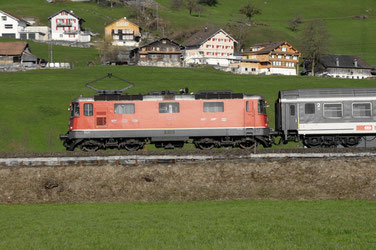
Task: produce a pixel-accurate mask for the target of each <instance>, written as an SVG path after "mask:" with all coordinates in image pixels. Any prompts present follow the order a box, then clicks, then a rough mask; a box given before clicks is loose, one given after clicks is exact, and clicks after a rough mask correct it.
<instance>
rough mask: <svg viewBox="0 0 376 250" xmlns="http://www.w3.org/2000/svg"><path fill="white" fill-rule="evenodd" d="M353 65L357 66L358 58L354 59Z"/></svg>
mask: <svg viewBox="0 0 376 250" xmlns="http://www.w3.org/2000/svg"><path fill="white" fill-rule="evenodd" d="M354 66H355V68H357V67H358V60H357V59H354Z"/></svg>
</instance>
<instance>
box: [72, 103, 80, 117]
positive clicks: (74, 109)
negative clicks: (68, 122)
mask: <svg viewBox="0 0 376 250" xmlns="http://www.w3.org/2000/svg"><path fill="white" fill-rule="evenodd" d="M74 116H80V104H79V103H77V102H74V103H72V106H71V117H74Z"/></svg>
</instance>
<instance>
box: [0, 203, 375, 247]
mask: <svg viewBox="0 0 376 250" xmlns="http://www.w3.org/2000/svg"><path fill="white" fill-rule="evenodd" d="M375 212H376V203H375V202H366V201H314V202H303V201H232V202H179V203H166V202H162V203H128V204H124V203H123V204H121V203H102V204H69V205H68V204H66V205H16V206H0V225H1V227H0V249H36V248H38V249H93V248H95V249H130V248H131V249H374V248H375V247H376V219H375V216H374V214H375Z"/></svg>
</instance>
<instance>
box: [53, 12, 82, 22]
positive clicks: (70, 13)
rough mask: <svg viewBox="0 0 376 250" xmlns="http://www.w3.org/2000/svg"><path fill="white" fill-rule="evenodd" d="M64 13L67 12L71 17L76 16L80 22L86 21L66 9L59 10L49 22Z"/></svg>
mask: <svg viewBox="0 0 376 250" xmlns="http://www.w3.org/2000/svg"><path fill="white" fill-rule="evenodd" d="M63 11H64V12H67V13H68V14H69V15H72V16H74V17H75V18H77V19H78V20H82V21H83V22H85V20H84V19H83V18H81V17H79V16H77V15H76V14H74V13H73V11H68V10H66V9H62V10H59V11H58V12H56V13H55V14H53V15H52V16H50V17H49V18H48V20H50V19H52V18H53V17H55V16H57V15H59V14H60V13H61V12H63Z"/></svg>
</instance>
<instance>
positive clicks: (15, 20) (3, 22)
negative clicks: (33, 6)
mask: <svg viewBox="0 0 376 250" xmlns="http://www.w3.org/2000/svg"><path fill="white" fill-rule="evenodd" d="M27 25H28V23H27V22H26V21H25V20H23V19H21V18H19V17H16V16H14V15H12V14H10V13H7V12H5V11H3V10H0V36H1V37H10V38H16V39H19V38H20V32H22V31H24V30H25V28H26V26H27Z"/></svg>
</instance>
